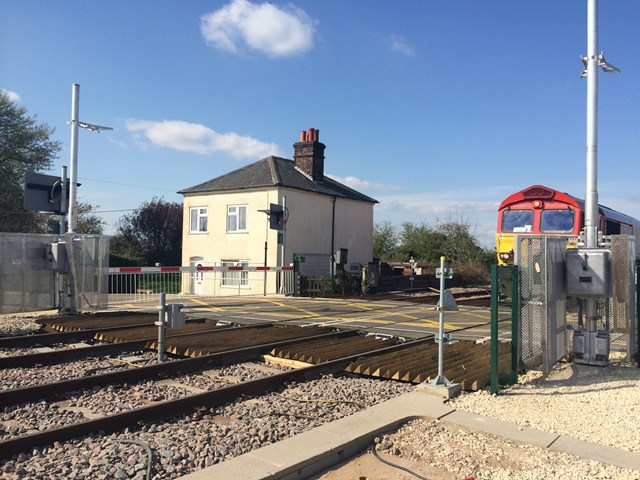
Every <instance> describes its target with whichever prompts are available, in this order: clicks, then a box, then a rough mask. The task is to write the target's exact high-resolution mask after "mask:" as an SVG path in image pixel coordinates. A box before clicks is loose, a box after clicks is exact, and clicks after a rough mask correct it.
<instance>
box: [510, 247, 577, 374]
mask: <svg viewBox="0 0 640 480" xmlns="http://www.w3.org/2000/svg"><path fill="white" fill-rule="evenodd" d="M567 242H568V237H560V236H558V237H552V236H548V235H517V236H516V241H515V263H516V264H517V265H518V266H519V268H520V339H521V343H520V354H519V357H520V361H521V364H522V366H523V367H524V368H527V369H533V370H543V371H545V372H548V371H549V370H550V369H551V368H552V367H553V365H555V363H556V362H557V360H558V359H559V358H561V357H562V356H563V355H564V354H565V353H566V344H567V340H566V324H565V311H566V301H565V287H564V268H565V266H564V255H565V252H566V246H567Z"/></svg>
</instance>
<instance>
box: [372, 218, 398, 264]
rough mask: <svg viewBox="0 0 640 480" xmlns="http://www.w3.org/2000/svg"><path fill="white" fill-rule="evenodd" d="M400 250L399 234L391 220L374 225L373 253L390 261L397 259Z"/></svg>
mask: <svg viewBox="0 0 640 480" xmlns="http://www.w3.org/2000/svg"><path fill="white" fill-rule="evenodd" d="M397 250H398V234H397V233H396V231H395V229H394V228H393V225H391V222H389V221H385V222H381V223H376V224H374V225H373V255H374V256H376V257H378V258H379V259H380V260H382V261H385V262H389V261H392V260H394V259H395V257H396V251H397Z"/></svg>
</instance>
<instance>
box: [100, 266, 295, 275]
mask: <svg viewBox="0 0 640 480" xmlns="http://www.w3.org/2000/svg"><path fill="white" fill-rule="evenodd" d="M288 271H293V267H260V266H253V267H249V266H225V267H214V266H200V267H110V268H109V273H169V272H189V273H194V272H288Z"/></svg>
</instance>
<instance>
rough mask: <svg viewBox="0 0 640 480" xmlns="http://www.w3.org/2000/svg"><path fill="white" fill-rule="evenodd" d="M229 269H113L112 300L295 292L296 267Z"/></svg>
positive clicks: (217, 265)
mask: <svg viewBox="0 0 640 480" xmlns="http://www.w3.org/2000/svg"><path fill="white" fill-rule="evenodd" d="M229 268H230V267H229V266H228V265H222V264H221V263H213V262H212V263H206V264H204V263H200V264H199V265H198V266H197V267H196V266H190V267H157V268H154V267H145V268H139V267H131V268H128V267H125V268H118V267H116V268H112V269H110V272H109V281H108V290H109V303H110V304H114V303H135V302H148V301H156V300H158V298H159V295H160V293H165V294H167V298H168V299H170V297H169V295H174V296H176V297H188V296H193V297H237V296H256V295H268V294H274V293H281V294H284V295H291V294H292V293H293V289H294V281H293V277H294V272H293V270H275V269H268V270H264V267H263V265H244V266H242V267H238V268H242V270H228V269H229ZM231 268H234V267H231ZM176 297H174V299H175V298H176Z"/></svg>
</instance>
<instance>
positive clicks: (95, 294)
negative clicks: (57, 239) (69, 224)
mask: <svg viewBox="0 0 640 480" xmlns="http://www.w3.org/2000/svg"><path fill="white" fill-rule="evenodd" d="M65 243H66V246H67V255H68V258H69V271H70V273H71V276H72V278H73V291H74V295H75V302H76V308H77V309H78V310H84V309H87V308H105V307H106V306H107V298H108V297H107V292H108V272H109V237H107V236H104V235H78V234H73V233H67V234H66V235H65Z"/></svg>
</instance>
